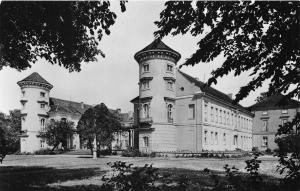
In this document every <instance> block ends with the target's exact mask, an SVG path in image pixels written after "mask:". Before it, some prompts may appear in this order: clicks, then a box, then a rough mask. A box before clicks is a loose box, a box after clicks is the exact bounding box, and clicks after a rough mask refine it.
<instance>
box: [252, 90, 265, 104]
mask: <svg viewBox="0 0 300 191" xmlns="http://www.w3.org/2000/svg"><path fill="white" fill-rule="evenodd" d="M266 98H268V96H267V93H266V92H262V93H260V96H258V97H257V98H256V99H255V102H256V103H258V102H261V101H263V100H265V99H266Z"/></svg>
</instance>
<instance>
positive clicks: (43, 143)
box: [40, 140, 45, 148]
mask: <svg viewBox="0 0 300 191" xmlns="http://www.w3.org/2000/svg"><path fill="white" fill-rule="evenodd" d="M40 143H41V145H40V146H41V148H44V147H45V140H41V141H40Z"/></svg>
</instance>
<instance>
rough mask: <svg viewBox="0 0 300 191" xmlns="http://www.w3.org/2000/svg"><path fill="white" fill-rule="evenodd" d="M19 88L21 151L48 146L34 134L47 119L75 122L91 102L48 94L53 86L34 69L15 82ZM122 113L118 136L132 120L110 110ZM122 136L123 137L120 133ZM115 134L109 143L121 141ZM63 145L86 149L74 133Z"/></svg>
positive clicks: (127, 131) (42, 128)
mask: <svg viewBox="0 0 300 191" xmlns="http://www.w3.org/2000/svg"><path fill="white" fill-rule="evenodd" d="M17 84H18V85H19V86H20V88H21V99H20V102H21V107H22V108H21V118H22V119H21V121H22V122H21V123H22V124H21V126H22V129H21V135H20V146H21V152H30V153H32V152H35V151H37V150H40V149H45V148H48V147H49V146H48V145H47V143H46V142H45V141H44V140H42V139H41V138H40V137H39V136H38V135H39V133H40V131H43V130H44V129H45V127H46V125H47V124H48V123H49V122H50V120H56V121H58V120H68V121H72V122H74V124H75V127H76V126H77V123H78V121H79V120H80V117H81V115H82V114H83V113H84V112H85V111H86V110H87V109H89V108H91V107H93V106H92V105H87V104H84V103H83V102H74V101H69V100H63V99H58V98H53V97H50V90H51V89H52V88H53V85H51V84H50V83H49V82H47V81H46V80H45V79H44V78H43V77H41V76H40V75H39V74H38V73H36V72H35V73H33V74H31V75H30V76H28V77H26V78H25V79H23V80H21V81H19V82H18V83H17ZM109 110H110V111H111V112H113V113H117V114H119V115H120V116H121V117H122V122H121V123H122V124H124V125H123V126H124V132H123V133H122V134H121V135H122V136H121V139H122V141H123V142H124V143H123V146H124V144H126V143H128V144H129V143H130V141H125V140H124V139H127V138H128V139H129V138H130V135H129V134H130V132H132V131H130V128H131V126H132V123H133V120H132V117H131V115H129V114H128V113H121V110H120V109H117V110H112V109H109ZM124 136H125V137H124ZM118 137H119V136H118V135H117V134H116V135H115V141H114V142H113V143H112V145H113V146H115V145H120V144H122V143H121V142H119V139H118ZM67 149H86V147H85V145H84V144H81V143H80V138H79V135H78V134H73V135H70V137H68V138H67Z"/></svg>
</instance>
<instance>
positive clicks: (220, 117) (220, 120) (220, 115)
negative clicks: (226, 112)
mask: <svg viewBox="0 0 300 191" xmlns="http://www.w3.org/2000/svg"><path fill="white" fill-rule="evenodd" d="M222 114H223V113H222V110H220V113H219V123H222Z"/></svg>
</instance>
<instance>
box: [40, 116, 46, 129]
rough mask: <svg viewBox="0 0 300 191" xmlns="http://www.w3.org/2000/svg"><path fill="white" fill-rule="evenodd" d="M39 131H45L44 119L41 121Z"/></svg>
mask: <svg viewBox="0 0 300 191" xmlns="http://www.w3.org/2000/svg"><path fill="white" fill-rule="evenodd" d="M41 129H42V130H44V129H45V119H44V118H42V119H41Z"/></svg>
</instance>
